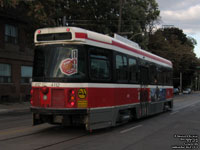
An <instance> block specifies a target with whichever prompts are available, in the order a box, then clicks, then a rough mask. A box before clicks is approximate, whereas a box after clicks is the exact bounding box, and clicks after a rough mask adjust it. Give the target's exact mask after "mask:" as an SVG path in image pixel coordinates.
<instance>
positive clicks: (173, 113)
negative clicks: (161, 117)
mask: <svg viewBox="0 0 200 150" xmlns="http://www.w3.org/2000/svg"><path fill="white" fill-rule="evenodd" d="M178 112H179V111H174V112H172V113H170V115H174V114H176V113H178Z"/></svg>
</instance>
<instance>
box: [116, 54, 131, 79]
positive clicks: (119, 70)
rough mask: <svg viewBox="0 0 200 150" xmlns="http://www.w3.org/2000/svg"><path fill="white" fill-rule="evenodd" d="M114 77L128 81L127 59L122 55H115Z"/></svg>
mask: <svg viewBox="0 0 200 150" xmlns="http://www.w3.org/2000/svg"><path fill="white" fill-rule="evenodd" d="M116 78H117V80H118V81H128V61H127V57H125V56H123V55H116Z"/></svg>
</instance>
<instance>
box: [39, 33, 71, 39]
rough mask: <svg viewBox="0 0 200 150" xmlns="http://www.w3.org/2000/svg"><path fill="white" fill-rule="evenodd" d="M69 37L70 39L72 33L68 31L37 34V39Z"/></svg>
mask: <svg viewBox="0 0 200 150" xmlns="http://www.w3.org/2000/svg"><path fill="white" fill-rule="evenodd" d="M70 39H72V34H71V33H70V32H65V33H48V34H38V35H37V41H55V40H70Z"/></svg>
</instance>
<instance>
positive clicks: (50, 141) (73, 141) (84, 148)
mask: <svg viewBox="0 0 200 150" xmlns="http://www.w3.org/2000/svg"><path fill="white" fill-rule="evenodd" d="M199 114H200V93H193V94H189V95H180V96H175V101H174V109H173V111H171V112H166V113H161V114H158V115H155V116H152V117H148V118H145V119H140V120H136V121H133V122H130V123H127V124H124V125H121V126H118V127H114V128H108V129H102V130H97V131H94V132H92V133H88V132H87V131H85V130H84V128H80V127H79V128H78V127H76V128H75V127H68V128H64V127H60V126H53V125H48V124H43V125H39V126H34V127H33V126H32V118H31V117H32V116H31V114H30V113H29V114H22V113H19V114H17V113H16V114H7V115H1V116H0V150H15V149H18V150H39V149H41V150H79V149H80V150H172V149H174V150H178V149H181V150H182V149H188V150H189V149H193V150H194V149H196V150H197V149H198V146H199V144H200V143H199V141H200V116H199Z"/></svg>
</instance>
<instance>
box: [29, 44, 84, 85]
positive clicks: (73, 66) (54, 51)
mask: <svg viewBox="0 0 200 150" xmlns="http://www.w3.org/2000/svg"><path fill="white" fill-rule="evenodd" d="M85 54H86V52H85V51H84V46H82V45H64V44H63V45H62V44H59V45H45V46H37V47H36V49H35V55H34V65H33V81H36V82H37V81H38V82H54V81H55V82H61V81H62V82H65V81H66V82H70V81H77V82H78V81H80V80H81V81H83V80H84V79H85V78H86V73H87V71H86V70H87V69H86V63H85Z"/></svg>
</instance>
